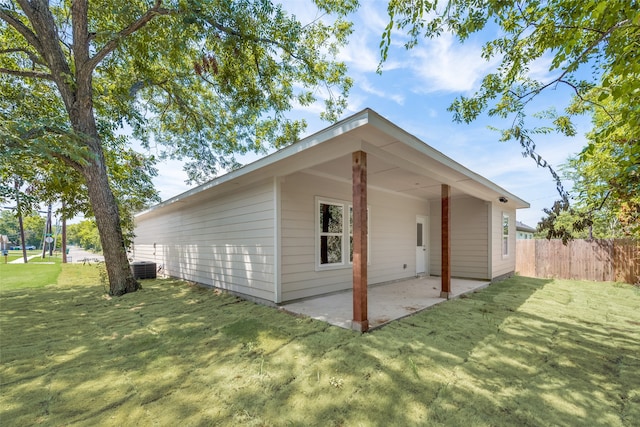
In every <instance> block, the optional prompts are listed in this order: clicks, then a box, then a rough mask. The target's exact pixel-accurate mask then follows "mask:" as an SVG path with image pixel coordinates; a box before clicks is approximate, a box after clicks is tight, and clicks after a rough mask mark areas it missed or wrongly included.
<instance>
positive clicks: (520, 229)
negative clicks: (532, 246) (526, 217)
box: [516, 221, 536, 240]
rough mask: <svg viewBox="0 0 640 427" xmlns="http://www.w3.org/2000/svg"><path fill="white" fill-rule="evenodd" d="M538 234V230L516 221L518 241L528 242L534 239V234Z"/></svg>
mask: <svg viewBox="0 0 640 427" xmlns="http://www.w3.org/2000/svg"><path fill="white" fill-rule="evenodd" d="M535 232H536V229H535V228H533V227H529V226H528V225H527V224H525V223H522V222H520V221H516V239H519V240H526V239H533V234H534V233H535Z"/></svg>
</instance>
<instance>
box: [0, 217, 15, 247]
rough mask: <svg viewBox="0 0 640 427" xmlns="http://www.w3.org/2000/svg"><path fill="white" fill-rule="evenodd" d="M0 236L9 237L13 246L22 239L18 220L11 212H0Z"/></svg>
mask: <svg viewBox="0 0 640 427" xmlns="http://www.w3.org/2000/svg"><path fill="white" fill-rule="evenodd" d="M0 234H2V235H5V236H7V238H8V239H9V241H10V242H11V243H12V245H13V244H15V243H17V242H18V240H19V239H20V237H19V230H18V218H17V217H16V215H15V214H14V213H13V211H11V210H8V209H6V210H2V211H0Z"/></svg>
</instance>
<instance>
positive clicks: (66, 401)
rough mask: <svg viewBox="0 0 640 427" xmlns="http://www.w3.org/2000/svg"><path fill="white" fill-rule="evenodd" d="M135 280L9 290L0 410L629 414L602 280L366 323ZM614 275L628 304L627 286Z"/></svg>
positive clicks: (620, 336) (621, 322) (41, 416)
mask: <svg viewBox="0 0 640 427" xmlns="http://www.w3.org/2000/svg"><path fill="white" fill-rule="evenodd" d="M580 283H584V282H580ZM143 286H144V288H143V289H142V290H141V291H139V292H136V293H134V294H129V295H125V296H123V297H120V298H116V299H109V298H107V297H105V296H104V294H103V292H102V287H101V286H98V285H96V286H83V287H73V288H61V287H48V288H43V289H37V290H21V291H12V292H7V293H3V295H2V304H1V307H0V310H1V316H2V318H1V319H2V343H3V346H2V356H1V358H2V368H1V369H0V373H1V381H2V391H1V393H0V407H1V408H2V409H0V411H1V412H0V414H1V417H0V418H1V419H4V420H14V423H15V425H33V424H37V423H46V424H54V425H55V424H72V425H96V424H100V425H123V424H125V425H131V424H138V425H148V424H161V425H170V424H175V423H177V422H180V423H181V424H185V425H211V424H216V425H218V424H222V425H238V424H242V425H287V424H294V425H353V424H376V425H390V424H394V425H414V424H438V423H440V424H445V425H514V424H519V425H549V424H557V425H563V424H564V425H566V424H575V423H576V421H577V422H578V423H581V422H585V423H586V422H591V421H593V423H592V425H598V424H602V425H605V424H606V425H625V422H626V421H625V419H633V418H629V417H634V416H636V415H638V414H637V408H636V409H633V408H634V405H635V406H637V404H638V399H640V391H638V388H637V384H640V379H638V367H639V366H638V356H637V354H638V344H637V343H638V338H639V337H638V332H637V329H638V328H637V325H633V324H631V323H625V322H633V321H634V319H633V318H630V317H629V315H627V314H626V313H627V311H625V310H618V311H617V312H616V313H617V314H613V312H612V310H610V309H608V308H606V307H605V308H606V309H605V310H604V311H603V310H602V309H603V304H602V303H601V302H600V301H598V298H599V297H600V295H599V294H598V293H597V288H594V289H592V288H589V289H588V291H589V292H590V294H589V295H592V297H591V298H593V300H589V299H588V298H587V300H583V299H584V298H583V299H581V297H580V295H579V294H576V291H575V290H573V289H571V287H570V286H568V285H566V286H564V285H559V284H557V283H556V282H552V281H549V280H537V279H528V278H515V279H512V280H509V281H505V282H503V283H500V284H496V285H492V286H491V287H489V288H488V289H485V290H483V291H481V292H478V293H475V294H473V295H472V296H471V297H469V298H465V299H461V300H456V301H450V302H447V303H445V304H442V305H441V306H438V307H436V308H434V309H431V310H427V311H425V312H422V313H419V314H416V315H415V316H412V317H409V318H406V319H404V320H402V321H398V322H394V323H392V324H390V325H388V326H386V327H384V328H382V329H380V330H377V331H374V332H372V333H370V334H365V335H360V334H357V333H355V332H352V331H347V330H343V329H340V328H336V327H332V326H328V325H327V324H325V323H322V322H319V321H315V320H311V319H301V318H296V317H293V316H290V315H288V314H286V313H283V312H280V311H278V310H277V309H273V308H269V307H263V306H259V305H255V304H253V303H250V302H246V301H242V300H239V299H237V298H235V297H233V296H230V295H225V294H218V293H216V292H214V291H211V290H209V289H204V288H199V287H191V286H187V285H184V284H182V283H180V282H174V281H171V280H157V281H144V283H143ZM602 286H605V285H602ZM607 286H608V287H607V289H609V290H610V289H613V290H616V291H618V293H619V294H620V296H618V297H616V298H617V299H616V303H617V304H618V306H619V304H620V303H621V301H622V303H623V304H627V306H631V307H629V308H630V309H633V306H632V305H633V304H634V302H633V300H630V299H629V298H628V295H629V290H628V289H626V288H612V287H611V286H610V285H607ZM574 287H575V286H574ZM578 291H579V290H578ZM586 291H587V290H585V292H586ZM558 301H559V302H558ZM625 301H626V302H625ZM635 303H637V299H636V300H635ZM568 308H571V309H570V310H569V309H568ZM603 313H605V314H603ZM607 313H608V314H607ZM606 316H617V317H616V318H609V319H607V318H605V317H606ZM612 324H615V325H618V327H617V329H616V328H613V329H612V327H611V325H612ZM625 378H628V379H625ZM633 381H634V382H633ZM633 384H635V386H633ZM634 387H635V388H634ZM625 402H626V403H625ZM634 411H636V412H634ZM635 419H638V418H635ZM627 425H631V424H630V423H627Z"/></svg>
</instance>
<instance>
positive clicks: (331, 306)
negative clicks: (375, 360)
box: [281, 277, 491, 329]
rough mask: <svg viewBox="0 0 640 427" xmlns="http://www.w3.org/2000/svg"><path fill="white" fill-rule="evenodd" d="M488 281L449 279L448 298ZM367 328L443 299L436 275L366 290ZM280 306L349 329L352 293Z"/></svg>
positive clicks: (488, 282)
mask: <svg viewBox="0 0 640 427" xmlns="http://www.w3.org/2000/svg"><path fill="white" fill-rule="evenodd" d="M490 283H491V282H490V281H488V280H467V279H451V296H450V297H449V299H452V298H457V297H459V296H460V295H463V294H466V293H470V292H473V291H476V290H478V289H482V288H485V287H487V286H489V284H490ZM367 300H368V313H369V316H368V317H369V328H370V329H373V328H376V327H379V326H381V325H384V324H386V323H389V322H391V321H393V320H396V319H401V318H403V317H406V316H409V315H411V314H414V313H416V312H418V311H421V310H424V309H426V308H429V307H431V306H433V305H435V304H439V303H441V302H444V301H446V300H447V299H446V298H440V278H439V277H418V278H415V279H409V280H403V281H400V282H393V283H389V284H382V285H373V286H370V287H369V289H368V294H367ZM281 308H282V309H284V310H286V311H289V312H292V313H295V314H301V315H304V316H308V317H312V318H314V319H317V320H322V321H324V322H327V323H330V324H332V325H335V326H339V327H341V328H346V329H351V319H352V313H353V292H352V291H351V290H348V291H344V292H339V293H334V294H330V295H325V296H319V297H314V298H308V299H304V300H300V301H296V302H292V303H289V304H283V305H282V306H281Z"/></svg>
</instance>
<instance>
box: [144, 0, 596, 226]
mask: <svg viewBox="0 0 640 427" xmlns="http://www.w3.org/2000/svg"><path fill="white" fill-rule="evenodd" d="M386 6H387V1H383V0H362V1H361V6H360V8H359V10H358V12H357V13H356V14H355V15H351V16H350V19H351V20H352V21H353V22H354V32H353V34H352V35H351V37H350V40H349V44H348V45H347V46H346V47H344V48H343V49H342V50H341V51H340V53H339V56H338V59H339V60H341V61H344V62H345V64H346V65H347V67H348V70H349V72H348V74H349V75H350V76H351V77H352V79H353V80H354V85H353V88H352V89H351V91H350V94H349V97H348V106H347V108H346V110H345V111H344V112H343V114H342V118H345V117H348V116H350V115H352V114H354V113H357V112H359V111H361V110H363V109H365V108H371V109H372V110H374V111H376V112H377V113H378V114H380V115H382V116H383V117H385V118H387V119H388V120H390V121H391V122H393V123H395V124H396V125H398V126H400V127H401V128H402V129H404V130H406V131H408V132H409V133H411V134H413V135H414V136H416V137H418V138H419V139H421V140H422V141H424V142H425V143H427V144H428V145H430V146H431V147H433V148H435V149H436V150H438V151H440V152H442V153H443V154H445V155H446V156H448V157H450V158H452V159H453V160H455V161H456V162H458V163H460V164H462V165H463V166H465V167H467V168H468V169H470V170H472V171H474V172H476V173H478V174H480V175H482V176H484V177H485V178H488V179H489V180H491V181H493V182H495V183H496V184H498V185H499V186H501V187H503V188H504V189H505V190H507V191H509V192H510V193H512V194H515V195H516V196H518V197H520V198H521V199H524V200H525V201H527V202H529V203H530V204H531V207H530V208H529V209H520V210H518V211H517V220H518V221H522V222H524V223H525V224H527V225H530V226H533V227H535V226H536V224H537V223H538V221H540V219H541V218H542V217H543V216H544V212H543V211H542V209H543V208H548V207H551V205H552V204H553V202H554V201H555V200H557V199H558V198H559V196H558V193H557V191H556V185H555V181H554V180H553V178H552V176H551V174H550V173H549V171H548V170H547V169H543V168H539V167H536V164H535V162H534V161H533V160H532V159H530V158H524V157H523V156H522V154H521V149H520V146H519V145H518V143H517V142H514V141H511V142H500V141H499V138H500V135H499V133H498V132H497V131H494V130H491V129H489V126H493V127H496V128H501V127H502V128H504V127H507V125H508V123H509V120H506V121H505V120H499V119H496V118H489V117H487V116H486V115H485V116H482V117H480V118H478V119H477V120H476V121H474V122H472V123H471V124H458V123H454V122H453V115H452V113H450V112H448V111H447V107H448V106H449V105H451V103H452V102H453V101H454V99H455V98H456V97H458V96H461V95H467V96H469V95H472V94H473V93H474V92H475V91H476V90H477V89H478V88H479V86H480V82H481V80H482V78H483V77H484V75H485V74H486V73H487V72H489V71H491V70H492V69H493V68H494V67H495V66H496V62H495V61H494V62H487V61H485V60H484V59H483V58H481V56H480V52H481V46H482V43H483V41H484V40H487V38H488V37H491V36H494V35H495V34H491V33H490V31H491V30H490V31H489V32H487V33H485V34H482V35H481V36H479V37H477V38H472V39H471V40H468V41H466V42H465V43H464V44H460V43H458V42H457V41H456V40H455V38H454V37H453V36H451V35H450V34H443V35H442V36H441V37H439V38H437V39H433V40H422V41H421V43H420V44H419V45H418V46H417V47H414V48H413V49H411V50H405V49H404V47H403V46H402V44H403V41H404V40H405V37H404V36H403V34H400V33H395V34H394V35H393V36H392V46H391V48H390V50H389V57H388V60H387V61H386V63H385V64H384V66H383V72H382V74H379V73H377V72H376V70H377V68H378V63H379V61H380V51H379V45H380V40H381V35H382V32H383V30H384V28H385V26H386V25H387V23H388V17H387V12H386ZM287 9H289V10H291V11H292V13H294V14H295V15H296V16H297V17H298V18H299V19H300V21H302V22H309V21H311V20H312V19H314V18H315V17H316V15H315V12H314V10H313V8H310V7H308V5H307V4H306V2H304V1H299V0H290V1H289V3H288V4H287ZM549 62H550V61H548V60H545V59H543V60H541V61H538V62H537V63H535V64H533V66H532V67H531V69H530V73H531V74H532V75H533V76H534V77H536V78H540V79H542V80H543V81H548V80H551V79H552V78H551V75H550V74H549V72H548V65H549ZM569 97H570V93H569V92H568V91H567V90H566V89H564V88H562V87H558V88H552V89H551V90H548V91H547V92H546V93H544V95H543V96H540V97H539V98H538V99H537V100H536V102H535V103H534V105H532V111H531V112H534V111H539V110H543V109H545V108H548V107H550V106H555V107H556V108H557V109H558V111H561V109H562V108H563V106H565V105H566V104H567V102H568V100H569ZM321 108H322V104H321V103H320V102H319V103H317V104H316V105H312V106H310V107H306V108H301V107H294V108H293V109H292V110H291V114H290V117H291V118H305V119H306V120H307V122H308V126H307V130H306V132H305V134H304V135H302V136H303V137H304V136H306V135H310V134H312V133H315V132H317V131H320V130H322V129H324V128H325V127H327V126H329V125H330V123H327V122H323V121H321V120H320V119H319V113H320V111H321ZM588 125H589V122H588V120H586V119H585V120H584V121H582V122H580V123H578V126H577V128H578V136H575V137H572V138H568V137H564V136H561V135H545V136H543V137H540V138H536V140H535V141H536V145H537V152H538V153H539V154H540V155H542V157H543V158H544V159H545V160H546V161H547V162H549V163H550V164H551V165H552V166H553V167H555V168H556V169H557V167H558V166H560V165H561V164H562V163H563V162H565V161H566V160H567V158H568V157H569V156H571V155H574V154H576V153H578V152H579V151H580V150H581V149H582V147H584V146H585V144H586V141H585V138H584V133H585V132H586V131H588ZM256 159H257V157H255V156H254V157H252V156H249V157H246V158H245V159H244V160H243V162H251V161H254V160H256ZM157 166H158V169H159V175H158V176H157V177H156V178H155V179H154V184H155V185H156V188H157V190H158V192H159V194H160V197H161V198H162V200H166V199H168V198H170V197H173V196H176V195H178V194H180V193H182V192H184V191H187V190H188V189H190V188H192V187H193V185H191V186H190V185H187V184H185V181H186V174H185V173H184V172H183V171H182V170H181V165H180V164H179V163H178V162H175V161H168V162H165V163H160V164H158V165H157ZM567 184H568V185H569V186H570V183H567Z"/></svg>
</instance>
